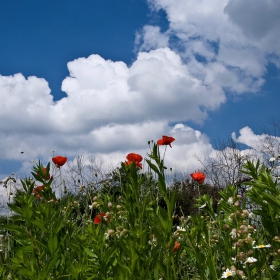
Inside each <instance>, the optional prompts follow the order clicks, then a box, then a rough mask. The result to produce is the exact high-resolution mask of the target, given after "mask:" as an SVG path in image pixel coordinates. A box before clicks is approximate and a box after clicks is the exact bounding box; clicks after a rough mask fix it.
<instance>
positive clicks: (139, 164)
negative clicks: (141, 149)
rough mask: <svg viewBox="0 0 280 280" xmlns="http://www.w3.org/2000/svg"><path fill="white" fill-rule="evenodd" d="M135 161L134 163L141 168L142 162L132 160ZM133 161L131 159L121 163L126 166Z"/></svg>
mask: <svg viewBox="0 0 280 280" xmlns="http://www.w3.org/2000/svg"><path fill="white" fill-rule="evenodd" d="M134 162H135V165H136V166H137V167H139V168H141V169H142V164H141V163H140V162H138V161H134ZM132 163H133V161H125V162H124V163H123V164H124V165H125V166H127V165H130V164H132Z"/></svg>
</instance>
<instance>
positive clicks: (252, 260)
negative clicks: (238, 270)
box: [245, 257, 258, 263]
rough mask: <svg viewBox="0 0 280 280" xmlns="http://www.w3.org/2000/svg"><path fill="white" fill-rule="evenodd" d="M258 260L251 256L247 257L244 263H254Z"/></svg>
mask: <svg viewBox="0 0 280 280" xmlns="http://www.w3.org/2000/svg"><path fill="white" fill-rule="evenodd" d="M257 261H258V260H257V259H255V258H253V257H249V258H247V260H246V261H245V263H254V262H257Z"/></svg>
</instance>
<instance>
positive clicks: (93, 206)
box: [89, 201, 98, 210]
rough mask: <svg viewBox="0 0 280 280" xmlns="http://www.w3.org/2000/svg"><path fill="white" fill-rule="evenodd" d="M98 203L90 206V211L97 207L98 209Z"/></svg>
mask: <svg viewBox="0 0 280 280" xmlns="http://www.w3.org/2000/svg"><path fill="white" fill-rule="evenodd" d="M97 205H98V203H97V202H96V201H94V202H93V203H92V204H91V205H89V209H91V210H92V209H93V208H95V207H97Z"/></svg>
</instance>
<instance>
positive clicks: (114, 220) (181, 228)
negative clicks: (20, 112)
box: [0, 136, 280, 280]
mask: <svg viewBox="0 0 280 280" xmlns="http://www.w3.org/2000/svg"><path fill="white" fill-rule="evenodd" d="M174 140H175V139H174V138H172V137H168V136H164V137H163V138H162V139H160V140H159V141H158V142H157V144H154V143H152V144H151V143H149V144H150V145H149V147H150V150H149V152H148V154H147V157H146V158H145V159H143V158H142V156H141V155H138V154H135V153H130V154H128V155H127V157H126V159H127V160H126V161H124V162H123V163H122V164H121V166H120V167H119V168H117V169H115V170H113V171H112V172H110V174H107V175H106V176H104V177H103V178H102V180H99V181H98V180H96V181H95V182H94V180H91V181H87V182H86V183H84V182H81V181H78V180H80V179H77V180H76V179H75V185H76V187H77V188H79V189H78V192H73V191H71V188H69V187H67V184H65V180H64V178H63V174H62V173H63V172H62V170H63V167H64V164H65V163H66V162H67V158H66V157H62V156H56V157H53V170H51V169H52V166H51V164H50V163H49V164H48V165H47V166H43V165H42V163H41V162H40V161H39V162H38V163H37V164H35V165H34V167H33V170H32V177H30V178H26V179H24V180H22V181H21V184H22V188H21V189H18V190H17V191H16V192H15V193H12V194H11V196H12V199H11V200H10V202H9V203H8V207H9V209H10V213H11V214H10V215H7V216H3V217H1V220H0V223H1V225H0V263H1V266H0V278H1V279H12V280H17V279H18V280H20V279H26V280H27V279H28V280H49V279H77V280H78V279H79V280H83V279H106V280H114V279H116V280H118V279H120V280H122V279H124V280H131V279H133V280H138V279H139V280H143V279H147V280H149V279H151V280H160V279H161V280H175V279H181V280H183V279H184V280H186V279H193V280H195V279H197V280H198V279H201V280H209V279H213V280H217V279H224V278H230V279H249V280H252V279H260V280H261V279H280V219H279V218H280V186H279V183H278V178H277V177H275V176H274V175H273V169H272V168H267V167H266V166H265V165H263V164H261V163H260V161H258V160H247V161H246V162H245V163H244V164H243V166H242V169H240V170H239V172H241V173H242V174H244V178H246V180H243V181H242V182H241V183H239V185H238V184H234V183H233V184H231V185H228V186H227V187H223V188H222V187H220V186H219V187H218V186H214V185H210V184H208V183H207V177H206V175H207V173H206V172H199V171H197V172H194V173H192V174H190V176H189V177H186V178H183V179H182V180H174V181H173V182H172V183H171V184H170V185H168V184H167V183H166V174H165V172H166V170H167V167H166V166H165V165H164V156H163V157H162V156H161V155H160V149H161V147H159V146H165V151H164V155H165V152H168V150H167V149H166V148H168V146H170V147H171V143H172V142H173V141H174ZM278 160H280V156H279V157H273V158H271V162H272V163H273V164H274V166H275V167H276V165H277V164H276V163H277V161H278ZM143 161H145V164H147V165H148V169H147V171H145V172H144V171H143V170H142V164H143ZM92 175H93V176H92V177H93V178H98V176H99V174H98V173H96V172H93V174H92ZM11 178H12V177H11ZM11 178H10V179H9V180H8V181H6V184H5V182H3V183H4V184H3V186H4V187H6V188H8V186H9V182H10V180H12V179H11ZM242 178H243V177H242ZM97 181H98V182H99V183H98V184H97ZM12 183H13V182H12ZM83 183H84V184H83ZM57 189H61V192H60V193H58V192H57Z"/></svg>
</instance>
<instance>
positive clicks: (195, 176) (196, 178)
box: [190, 172, 206, 184]
mask: <svg viewBox="0 0 280 280" xmlns="http://www.w3.org/2000/svg"><path fill="white" fill-rule="evenodd" d="M190 176H191V177H192V178H193V180H194V181H197V182H199V183H201V184H202V183H204V180H205V178H206V175H205V174H204V173H202V172H194V173H192V174H190Z"/></svg>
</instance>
